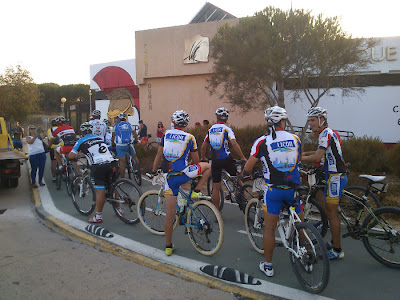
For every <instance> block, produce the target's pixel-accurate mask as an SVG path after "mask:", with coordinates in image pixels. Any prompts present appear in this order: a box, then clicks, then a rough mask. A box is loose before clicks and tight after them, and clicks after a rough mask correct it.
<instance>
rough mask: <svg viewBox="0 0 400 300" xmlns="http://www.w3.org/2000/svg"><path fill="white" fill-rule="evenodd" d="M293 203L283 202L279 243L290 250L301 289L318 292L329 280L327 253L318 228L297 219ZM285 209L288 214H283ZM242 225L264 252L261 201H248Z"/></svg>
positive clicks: (260, 251)
mask: <svg viewBox="0 0 400 300" xmlns="http://www.w3.org/2000/svg"><path fill="white" fill-rule="evenodd" d="M295 206H296V204H295V200H294V202H293V203H292V204H291V205H289V204H287V203H285V202H284V203H283V207H282V211H281V213H280V215H279V219H278V223H277V229H278V233H279V236H280V243H281V245H282V246H283V247H285V248H286V249H287V250H288V251H289V257H290V263H291V265H292V267H293V270H294V272H295V274H296V277H297V280H298V281H299V282H300V284H301V285H302V287H303V289H304V290H306V291H307V292H309V293H313V294H317V293H320V292H322V291H323V290H324V289H325V288H326V286H327V284H328V281H329V259H328V252H327V251H326V247H325V243H324V241H323V239H322V237H321V235H320V233H319V232H318V230H317V229H316V228H315V227H314V226H313V225H312V224H310V223H307V222H302V221H301V220H300V217H299V216H298V215H297V213H296V211H295ZM285 211H287V212H288V213H287V214H285V213H284V212H285ZM245 225H246V232H247V236H248V237H249V240H250V243H251V244H252V246H253V247H254V249H256V250H257V252H259V253H264V250H263V247H262V236H263V232H264V214H263V207H262V200H259V199H252V200H250V201H249V203H247V206H246V210H245ZM255 238H257V239H255ZM260 245H261V247H260ZM260 248H262V249H260ZM315 273H318V274H317V275H316V276H315V278H316V279H314V278H312V275H315Z"/></svg>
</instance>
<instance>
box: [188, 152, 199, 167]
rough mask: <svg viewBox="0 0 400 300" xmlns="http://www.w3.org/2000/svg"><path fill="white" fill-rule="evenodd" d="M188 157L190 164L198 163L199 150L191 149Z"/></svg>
mask: <svg viewBox="0 0 400 300" xmlns="http://www.w3.org/2000/svg"><path fill="white" fill-rule="evenodd" d="M190 158H191V159H192V164H194V165H195V164H198V163H199V162H200V159H199V152H198V151H193V152H190Z"/></svg>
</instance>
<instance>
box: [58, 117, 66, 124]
mask: <svg viewBox="0 0 400 300" xmlns="http://www.w3.org/2000/svg"><path fill="white" fill-rule="evenodd" d="M55 120H56V122H57V123H58V124H60V123H64V122H66V121H67V119H66V118H64V117H63V116H58V117H57V118H55Z"/></svg>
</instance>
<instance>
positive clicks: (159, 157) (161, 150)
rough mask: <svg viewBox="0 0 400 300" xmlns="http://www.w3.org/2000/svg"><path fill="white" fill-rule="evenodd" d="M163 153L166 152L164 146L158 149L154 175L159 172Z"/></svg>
mask: <svg viewBox="0 0 400 300" xmlns="http://www.w3.org/2000/svg"><path fill="white" fill-rule="evenodd" d="M163 152H164V147H163V146H160V147H158V151H157V155H156V157H155V158H154V162H153V169H152V171H153V173H155V172H156V171H157V169H158V166H159V165H160V162H161V159H162V157H163V155H164V154H163Z"/></svg>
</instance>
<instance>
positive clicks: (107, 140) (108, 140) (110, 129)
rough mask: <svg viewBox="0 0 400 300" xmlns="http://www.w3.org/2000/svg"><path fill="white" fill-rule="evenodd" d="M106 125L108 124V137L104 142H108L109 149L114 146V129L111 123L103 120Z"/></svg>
mask: <svg viewBox="0 0 400 300" xmlns="http://www.w3.org/2000/svg"><path fill="white" fill-rule="evenodd" d="M103 122H104V124H106V135H105V137H104V141H105V142H106V144H107V146H108V147H111V146H112V127H111V126H110V121H108V119H104V120H103Z"/></svg>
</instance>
